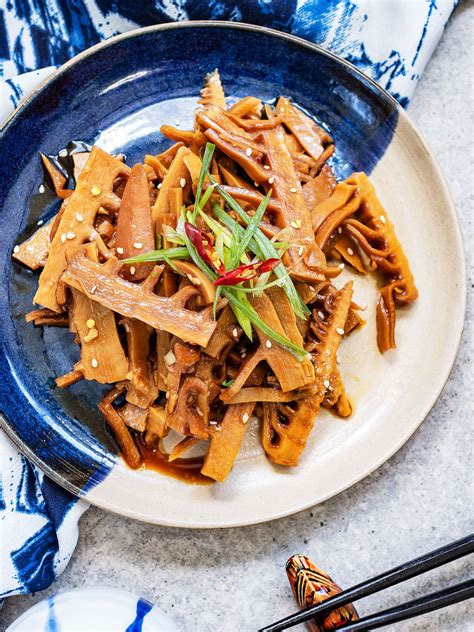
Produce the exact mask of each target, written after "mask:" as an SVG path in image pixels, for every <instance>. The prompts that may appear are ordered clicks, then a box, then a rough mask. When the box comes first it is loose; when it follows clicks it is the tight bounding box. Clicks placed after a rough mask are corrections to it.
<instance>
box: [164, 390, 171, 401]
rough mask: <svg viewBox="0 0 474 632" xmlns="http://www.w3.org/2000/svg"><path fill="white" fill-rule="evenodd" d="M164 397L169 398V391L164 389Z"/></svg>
mask: <svg viewBox="0 0 474 632" xmlns="http://www.w3.org/2000/svg"><path fill="white" fill-rule="evenodd" d="M165 397H166V399H169V398H170V394H169V391H166V393H165Z"/></svg>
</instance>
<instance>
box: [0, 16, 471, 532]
mask: <svg viewBox="0 0 474 632" xmlns="http://www.w3.org/2000/svg"><path fill="white" fill-rule="evenodd" d="M188 28H191V29H194V28H228V29H232V30H236V31H250V32H256V33H265V34H267V35H269V36H271V37H276V38H279V39H283V40H286V41H288V42H290V43H292V44H296V45H297V46H300V47H303V48H307V49H309V50H312V51H313V52H316V53H318V54H322V55H324V56H326V57H329V58H331V59H332V60H334V61H336V62H337V63H339V64H342V65H343V66H345V67H346V68H347V69H348V70H349V71H350V72H352V73H353V74H355V75H356V76H357V77H358V78H359V79H360V80H361V81H363V82H368V83H369V84H370V85H371V86H372V87H373V88H374V90H375V92H376V93H378V94H379V95H380V96H381V97H383V98H384V99H387V100H388V101H389V102H390V104H391V106H392V107H394V108H396V111H397V114H398V116H399V117H400V118H402V119H404V122H405V123H406V124H407V125H408V126H409V127H410V130H411V131H412V132H413V134H414V137H415V139H416V141H417V143H419V145H420V147H422V148H423V150H424V152H425V153H426V154H427V157H428V159H429V161H430V162H431V164H432V166H433V170H434V172H435V174H436V177H437V179H438V182H439V183H440V186H441V187H442V189H443V191H444V193H445V196H446V201H447V202H448V204H447V207H446V212H447V214H448V215H449V217H450V219H451V221H452V228H453V231H454V234H455V238H456V246H457V248H456V249H455V252H456V256H457V257H458V258H459V268H460V272H461V276H460V278H459V279H458V282H459V298H460V300H461V302H460V303H458V304H457V310H456V314H457V316H456V320H455V322H454V323H453V325H454V327H453V329H454V334H455V335H453V338H454V339H455V344H453V346H452V349H451V351H450V353H449V354H448V361H447V362H446V364H445V367H444V370H443V371H442V372H441V371H440V374H439V378H438V380H437V383H436V385H435V388H434V389H433V395H432V396H431V397H430V398H429V401H428V402H427V404H426V406H425V407H424V408H423V411H422V412H421V413H420V414H419V415H418V417H417V418H416V419H415V420H414V421H413V423H412V424H411V425H410V428H409V429H408V430H407V432H406V433H405V434H404V435H403V436H402V437H401V438H400V439H399V441H398V442H397V443H396V444H392V445H390V447H389V449H387V450H386V451H385V452H384V453H383V454H382V455H381V456H380V457H379V458H378V459H377V460H376V461H375V462H374V463H372V465H371V467H370V469H369V470H366V471H364V473H363V474H361V475H360V474H357V475H355V476H354V477H353V478H351V479H350V480H349V481H347V482H346V484H345V485H342V486H341V487H340V488H338V489H337V490H336V491H333V492H330V493H327V494H326V495H325V496H323V497H322V498H320V499H319V500H317V501H316V502H311V501H310V502H304V503H302V504H301V505H300V506H298V507H296V508H294V507H293V508H290V509H288V510H284V511H280V512H278V513H277V514H275V515H272V516H270V517H266V516H257V517H256V518H254V519H245V520H239V521H237V522H236V521H232V520H229V521H227V522H226V523H225V524H222V523H219V524H212V523H209V524H208V525H204V526H203V525H202V524H199V523H184V522H180V521H175V522H172V523H170V522H167V521H164V520H161V521H160V520H159V519H156V518H154V517H153V516H150V515H143V514H141V513H139V512H137V511H134V510H133V509H132V508H127V507H122V506H120V507H119V506H117V505H116V504H114V503H113V502H110V501H107V500H106V499H104V498H97V497H96V495H95V493H94V491H95V487H91V488H88V489H86V491H84V490H83V489H81V488H79V487H77V486H76V485H75V484H74V483H72V482H71V481H69V480H66V479H64V478H62V476H61V475H60V474H58V473H56V472H55V470H53V469H52V468H51V467H50V466H49V465H47V464H46V463H44V462H43V461H42V459H41V458H40V457H37V456H36V454H35V453H34V452H33V450H32V449H31V448H30V447H29V446H27V445H25V444H23V443H22V441H21V440H20V439H19V438H18V437H17V436H16V434H15V432H14V431H13V429H12V428H10V426H9V423H8V421H7V415H5V413H3V414H2V412H0V428H2V429H3V430H4V431H5V433H6V434H7V435H8V436H9V438H10V439H11V440H12V442H13V443H14V444H15V445H16V446H17V448H18V449H19V450H20V452H22V453H23V454H24V455H25V456H26V457H27V458H28V459H30V460H31V461H32V462H33V463H34V464H35V465H37V466H38V467H39V468H40V469H41V470H42V471H43V472H44V473H45V474H46V475H47V476H48V477H49V478H51V479H52V480H54V481H55V482H56V483H58V484H59V485H60V486H61V487H63V488H64V489H66V490H68V491H69V492H71V493H73V494H74V495H76V496H78V497H79V498H82V499H84V500H86V501H88V502H90V503H91V504H93V505H95V506H98V507H101V508H102V509H105V510H107V511H112V512H113V513H117V514H119V515H123V516H126V517H129V518H134V519H136V520H140V521H143V522H151V523H154V524H160V525H163V526H170V527H177V528H191V529H203V528H205V529H212V528H231V527H243V526H248V525H253V524H258V523H262V522H269V521H271V520H277V519H280V518H283V517H286V516H289V515H293V514H296V513H298V512H300V511H304V510H306V509H308V508H310V507H313V506H315V505H316V504H320V503H322V502H325V501H326V500H328V499H329V498H333V497H334V496H337V495H339V494H340V493H342V492H343V491H345V490H347V489H349V488H350V487H352V486H353V485H355V484H356V483H358V482H359V481H361V480H363V479H364V478H366V477H367V476H369V475H370V474H372V473H373V472H374V471H375V470H377V469H378V468H379V467H380V466H381V465H383V463H385V462H386V461H388V460H389V459H390V458H391V457H392V456H393V455H394V454H396V453H397V452H398V451H399V450H400V448H401V447H402V446H403V445H404V444H405V443H406V442H407V441H408V439H409V438H410V437H411V436H412V435H413V434H414V433H415V432H416V430H417V429H418V428H419V427H420V425H421V424H422V423H423V421H424V420H425V419H426V417H427V416H428V415H429V413H430V411H431V409H432V408H433V407H434V405H435V404H436V402H437V401H438V399H439V397H440V395H441V392H442V391H443V388H444V386H445V385H446V382H447V380H448V379H449V376H450V374H451V371H452V369H453V366H454V363H455V361H456V358H457V355H458V352H459V348H460V344H461V339H462V335H463V331H464V323H465V318H466V309H467V269H466V266H467V262H466V256H465V248H464V241H463V235H462V231H461V227H460V223H459V218H458V214H457V211H456V207H455V205H454V202H453V199H452V196H451V192H450V190H449V187H448V184H447V182H446V179H445V177H444V174H443V172H442V170H441V168H440V166H439V163H438V161H437V159H436V157H435V156H434V154H433V153H432V151H431V150H430V148H429V146H428V144H427V142H426V141H425V140H424V138H423V136H422V134H421V133H420V132H419V131H418V129H417V127H416V125H415V124H414V123H413V121H412V120H411V117H410V116H409V115H408V114H407V112H406V110H405V109H404V108H403V107H402V106H401V105H400V103H399V102H398V101H397V100H396V99H395V98H394V97H393V96H392V95H391V94H390V93H389V92H387V90H385V88H383V87H382V86H380V85H379V84H378V83H377V82H376V81H374V80H373V79H372V78H371V77H369V76H367V75H366V74H364V73H363V72H362V71H361V70H359V69H358V68H357V67H356V66H354V65H353V64H351V63H350V62H348V61H347V60H345V59H343V58H341V57H339V56H338V55H336V54H335V53H333V52H331V51H329V50H327V49H325V48H323V47H321V46H320V45H318V44H314V43H313V42H310V41H308V40H305V39H303V38H301V37H298V36H296V35H293V34H290V33H285V32H282V31H278V30H276V29H272V28H269V27H265V26H260V25H254V24H247V23H243V22H231V21H227V20H196V21H190V20H186V21H181V22H166V23H163V24H153V25H150V26H146V27H141V28H137V29H133V30H131V31H127V32H125V33H120V34H118V35H115V36H113V37H111V38H108V39H106V40H103V41H102V42H99V43H97V44H95V45H94V46H91V47H89V48H87V49H86V50H84V51H81V52H80V53H78V54H77V55H75V56H74V57H72V58H71V59H70V60H68V61H67V62H65V63H64V64H62V65H61V66H59V67H58V68H56V69H55V70H53V71H52V73H51V74H50V75H48V76H47V77H46V78H45V79H44V80H43V81H41V82H40V83H39V84H38V85H37V86H36V87H35V88H34V90H33V91H32V92H31V93H30V94H29V95H28V96H26V97H25V98H23V99H22V100H21V101H20V103H19V104H18V106H17V108H16V109H15V110H14V111H13V112H12V113H11V114H10V116H9V117H8V118H7V119H6V121H5V122H4V124H3V125H2V127H1V128H0V142H1V141H2V139H3V136H4V134H5V133H6V132H7V131H8V129H9V127H10V126H11V125H12V124H13V123H14V121H15V120H16V119H17V117H18V116H20V115H21V113H22V111H23V110H24V108H25V107H26V106H27V105H28V104H29V103H30V102H31V101H33V100H34V99H35V98H36V97H37V96H38V95H39V94H41V93H42V92H43V91H44V90H45V89H46V88H48V86H49V85H50V84H51V83H53V82H54V81H55V80H56V79H58V78H60V77H61V75H63V74H64V73H66V72H68V71H69V70H70V69H71V68H73V67H74V66H75V65H76V64H77V63H78V62H80V61H82V60H84V59H87V58H88V57H90V56H92V55H94V54H95V53H96V52H97V51H100V50H102V49H106V48H108V47H110V46H113V45H114V44H115V43H117V42H120V41H122V40H128V39H132V38H135V37H140V36H141V35H142V34H144V33H152V32H162V31H170V30H175V29H188ZM99 487H100V485H99Z"/></svg>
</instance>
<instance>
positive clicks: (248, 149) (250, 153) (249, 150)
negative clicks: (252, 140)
mask: <svg viewBox="0 0 474 632" xmlns="http://www.w3.org/2000/svg"><path fill="white" fill-rule="evenodd" d="M245 153H246V154H247V156H251V155H252V150H251V149H250V147H247V149H246V150H245Z"/></svg>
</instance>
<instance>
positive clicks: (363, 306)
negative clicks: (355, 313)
mask: <svg viewBox="0 0 474 632" xmlns="http://www.w3.org/2000/svg"><path fill="white" fill-rule="evenodd" d="M359 307H360V309H361V311H364V310H366V309H367V303H361V304H360V306H359Z"/></svg>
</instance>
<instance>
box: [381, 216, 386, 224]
mask: <svg viewBox="0 0 474 632" xmlns="http://www.w3.org/2000/svg"><path fill="white" fill-rule="evenodd" d="M380 221H381V222H382V224H385V215H381V216H380Z"/></svg>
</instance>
